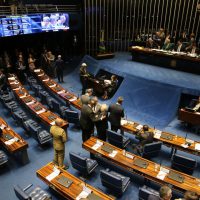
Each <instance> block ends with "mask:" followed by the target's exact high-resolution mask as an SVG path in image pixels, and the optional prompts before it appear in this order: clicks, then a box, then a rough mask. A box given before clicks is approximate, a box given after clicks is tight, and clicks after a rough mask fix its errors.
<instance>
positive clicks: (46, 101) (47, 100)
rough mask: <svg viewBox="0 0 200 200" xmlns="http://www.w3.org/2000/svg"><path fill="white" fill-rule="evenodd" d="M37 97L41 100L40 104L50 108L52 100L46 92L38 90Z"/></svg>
mask: <svg viewBox="0 0 200 200" xmlns="http://www.w3.org/2000/svg"><path fill="white" fill-rule="evenodd" d="M39 96H40V99H41V102H42V103H44V104H46V105H47V106H48V107H49V108H52V103H51V101H52V100H53V98H52V97H51V96H50V95H49V93H48V92H46V91H43V90H40V91H39Z"/></svg>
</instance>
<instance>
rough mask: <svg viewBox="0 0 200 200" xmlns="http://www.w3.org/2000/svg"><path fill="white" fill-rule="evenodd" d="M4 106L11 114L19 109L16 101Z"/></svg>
mask: <svg viewBox="0 0 200 200" xmlns="http://www.w3.org/2000/svg"><path fill="white" fill-rule="evenodd" d="M5 106H6V107H7V108H8V109H9V111H10V112H11V113H12V112H14V111H17V110H18V109H19V105H18V103H17V102H16V101H10V102H7V103H5Z"/></svg>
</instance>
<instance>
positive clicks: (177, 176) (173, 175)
mask: <svg viewBox="0 0 200 200" xmlns="http://www.w3.org/2000/svg"><path fill="white" fill-rule="evenodd" d="M167 177H168V178H170V179H172V180H174V181H177V182H179V183H183V182H184V177H183V176H182V175H180V174H178V173H176V172H173V171H170V172H169V174H168V176H167Z"/></svg>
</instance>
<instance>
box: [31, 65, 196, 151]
mask: <svg viewBox="0 0 200 200" xmlns="http://www.w3.org/2000/svg"><path fill="white" fill-rule="evenodd" d="M34 73H35V75H36V77H37V78H38V79H39V80H40V81H41V82H42V84H43V85H44V86H45V87H46V88H47V89H48V90H50V91H52V92H53V93H54V94H56V95H58V96H59V97H61V98H62V99H64V100H65V101H67V102H70V103H71V104H72V105H73V106H74V107H76V108H78V109H81V102H80V100H79V99H77V97H76V95H74V94H72V93H70V92H69V91H67V90H66V89H64V88H63V87H61V86H60V85H59V84H58V83H56V82H55V81H54V80H52V79H51V78H49V77H48V76H47V75H46V74H45V72H44V71H43V70H41V69H36V70H34ZM121 127H122V129H123V130H125V131H127V132H129V133H131V134H136V132H137V131H138V130H139V129H141V128H142V125H140V124H138V123H136V122H133V121H130V120H122V126H121ZM150 129H151V131H153V132H154V138H155V140H158V141H161V142H163V144H164V145H166V146H168V147H171V148H172V153H174V152H175V151H176V150H181V151H184V152H187V153H190V154H194V155H200V142H198V141H193V140H188V139H187V138H185V137H181V136H178V135H175V134H172V133H168V132H164V131H160V130H154V129H153V128H150Z"/></svg>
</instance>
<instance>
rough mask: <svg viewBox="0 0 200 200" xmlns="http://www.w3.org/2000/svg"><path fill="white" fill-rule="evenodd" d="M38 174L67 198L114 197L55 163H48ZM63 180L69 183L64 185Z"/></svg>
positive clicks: (100, 199)
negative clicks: (57, 166) (56, 166)
mask: <svg viewBox="0 0 200 200" xmlns="http://www.w3.org/2000/svg"><path fill="white" fill-rule="evenodd" d="M36 174H37V176H38V177H39V178H40V179H41V180H42V181H44V182H45V183H46V184H47V185H48V186H49V187H50V188H52V189H53V190H55V191H56V192H58V193H59V194H60V195H62V196H63V197H64V198H65V199H74V200H76V199H98V200H113V198H111V197H109V196H108V195H106V194H104V193H103V192H101V191H99V190H97V189H96V188H94V187H92V186H91V185H89V184H87V183H85V182H83V181H82V180H80V179H78V178H77V177H75V176H73V175H72V174H70V173H69V172H68V171H66V170H63V169H60V168H58V169H57V168H54V164H53V163H48V164H47V165H45V166H44V167H42V168H41V169H39V170H38V171H37V172H36ZM61 180H67V181H65V183H68V185H66V186H63V185H62V184H61V183H62V182H64V181H62V182H60V181H61Z"/></svg>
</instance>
